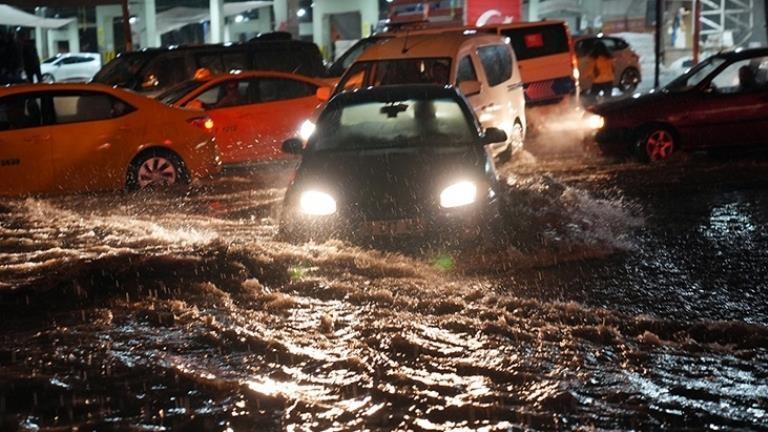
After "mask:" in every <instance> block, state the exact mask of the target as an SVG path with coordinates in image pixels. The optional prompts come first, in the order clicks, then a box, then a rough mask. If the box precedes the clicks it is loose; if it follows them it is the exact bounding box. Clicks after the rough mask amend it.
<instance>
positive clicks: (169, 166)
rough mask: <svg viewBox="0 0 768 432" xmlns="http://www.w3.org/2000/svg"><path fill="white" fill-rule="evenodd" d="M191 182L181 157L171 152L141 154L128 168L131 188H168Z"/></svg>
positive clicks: (129, 186)
mask: <svg viewBox="0 0 768 432" xmlns="http://www.w3.org/2000/svg"><path fill="white" fill-rule="evenodd" d="M187 183H189V175H188V174H187V171H186V169H185V168H184V163H183V162H182V160H181V158H180V157H179V156H177V155H175V154H173V153H171V152H166V151H150V152H147V153H144V154H142V155H139V156H138V157H136V159H134V161H133V163H131V167H130V169H129V170H128V181H127V186H128V189H129V190H154V189H168V188H171V187H174V186H177V185H185V184H187Z"/></svg>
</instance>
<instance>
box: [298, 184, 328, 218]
mask: <svg viewBox="0 0 768 432" xmlns="http://www.w3.org/2000/svg"><path fill="white" fill-rule="evenodd" d="M299 209H300V210H301V212H302V213H304V214H308V215H312V216H328V215H332V214H334V213H336V200H335V199H333V197H332V196H330V195H328V194H327V193H325V192H318V191H311V190H310V191H305V192H302V193H301V197H300V198H299Z"/></svg>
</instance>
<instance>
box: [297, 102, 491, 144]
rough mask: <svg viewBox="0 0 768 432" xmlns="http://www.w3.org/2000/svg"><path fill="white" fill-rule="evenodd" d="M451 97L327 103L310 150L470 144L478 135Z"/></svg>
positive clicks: (459, 106)
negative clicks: (344, 104) (339, 104)
mask: <svg viewBox="0 0 768 432" xmlns="http://www.w3.org/2000/svg"><path fill="white" fill-rule="evenodd" d="M473 131H474V128H473V126H472V123H470V120H469V119H468V117H467V116H466V115H465V113H464V111H463V110H462V108H461V105H459V103H458V102H457V101H456V100H453V99H451V98H445V99H406V100H400V101H396V102H363V103H358V104H354V105H346V106H329V108H328V109H327V110H326V111H325V112H324V113H323V115H322V116H321V117H320V119H319V121H318V126H317V131H316V132H315V134H314V135H313V137H312V140H311V141H310V144H309V148H310V150H311V151H324V150H368V149H381V148H404V147H406V148H407V147H450V146H466V145H470V144H471V143H472V142H474V140H475V138H476V136H475V135H476V134H475V133H473Z"/></svg>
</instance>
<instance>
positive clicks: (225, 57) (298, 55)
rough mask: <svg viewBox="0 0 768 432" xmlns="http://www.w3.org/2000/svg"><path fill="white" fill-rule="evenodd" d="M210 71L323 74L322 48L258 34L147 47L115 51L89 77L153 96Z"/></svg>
mask: <svg viewBox="0 0 768 432" xmlns="http://www.w3.org/2000/svg"><path fill="white" fill-rule="evenodd" d="M200 70H204V71H206V73H207V74H210V75H218V74H222V73H230V72H237V71H252V70H276V71H282V72H292V73H298V74H301V75H306V76H310V77H324V76H325V75H326V70H325V66H324V64H323V58H322V56H321V55H320V50H319V49H318V48H317V45H315V44H314V43H312V42H305V41H298V40H290V39H289V40H283V39H282V38H276V39H273V38H262V39H256V40H253V41H251V42H246V43H236V44H219V45H195V46H178V47H168V48H150V49H146V50H141V51H137V52H131V53H125V54H121V55H119V56H118V57H117V58H115V59H113V60H112V61H110V62H109V63H107V64H106V65H105V66H104V68H102V69H101V70H100V71H99V73H98V74H96V76H95V77H94V78H93V80H94V81H95V82H99V83H102V84H106V85H110V86H118V87H125V88H128V89H131V90H135V91H138V92H142V93H145V94H149V95H157V94H159V93H160V92H162V91H163V90H166V89H168V88H170V87H171V86H173V85H175V84H178V83H181V82H184V81H188V80H190V79H192V78H194V77H195V74H196V72H199V71H200Z"/></svg>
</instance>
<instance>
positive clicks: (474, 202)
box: [281, 85, 506, 240]
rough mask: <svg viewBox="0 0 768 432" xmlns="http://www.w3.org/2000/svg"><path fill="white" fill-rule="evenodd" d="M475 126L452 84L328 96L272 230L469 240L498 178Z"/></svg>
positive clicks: (292, 148)
mask: <svg viewBox="0 0 768 432" xmlns="http://www.w3.org/2000/svg"><path fill="white" fill-rule="evenodd" d="M505 139H506V134H505V133H504V132H503V131H501V130H499V129H495V128H488V129H486V130H484V131H483V130H482V129H481V128H480V124H479V123H478V121H477V118H476V117H475V115H474V112H473V111H472V108H470V106H469V105H468V103H467V101H466V100H465V99H464V98H463V97H462V96H461V95H460V94H459V93H458V91H457V90H456V89H454V88H452V87H442V86H438V85H403V86H392V87H379V88H369V89H365V90H357V91H353V92H345V93H341V94H339V95H336V96H335V97H334V98H333V99H331V100H330V101H329V102H328V104H327V106H326V107H325V109H324V110H323V112H322V113H321V114H320V116H319V118H318V121H317V128H316V130H315V132H314V133H313V134H312V136H311V137H310V138H309V140H308V142H307V144H306V147H304V146H303V145H302V144H303V143H302V141H301V140H299V139H291V140H288V141H286V142H285V143H284V145H283V149H284V151H286V152H289V153H300V154H301V155H302V161H301V164H300V166H299V168H298V171H297V173H296V177H295V179H294V180H293V182H292V183H291V185H290V186H289V188H288V190H287V192H286V195H285V201H284V209H283V217H282V221H281V231H282V232H283V233H284V234H285V235H286V236H287V237H288V238H289V239H295V240H304V239H323V238H325V237H327V236H329V235H336V236H340V237H350V238H353V239H359V240H368V239H376V238H382V237H383V238H393V237H412V236H415V237H421V236H424V235H432V234H443V233H448V234H449V235H450V236H451V237H452V238H457V239H458V238H461V239H465V240H469V239H472V238H476V237H477V236H478V234H479V233H481V232H482V231H483V230H486V229H487V228H488V224H489V223H490V221H492V220H493V219H494V218H495V216H496V214H497V212H498V199H499V193H498V192H499V191H498V188H499V183H498V179H497V175H496V170H495V166H494V163H493V159H492V157H491V155H490V152H489V150H488V149H487V148H486V146H487V145H489V144H492V143H497V142H503V141H504V140H505Z"/></svg>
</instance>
